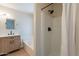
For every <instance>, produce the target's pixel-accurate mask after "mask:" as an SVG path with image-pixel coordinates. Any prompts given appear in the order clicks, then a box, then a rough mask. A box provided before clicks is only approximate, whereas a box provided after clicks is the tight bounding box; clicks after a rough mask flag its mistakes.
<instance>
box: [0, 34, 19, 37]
mask: <svg viewBox="0 0 79 59" xmlns="http://www.w3.org/2000/svg"><path fill="white" fill-rule="evenodd" d="M10 36H20V35H19V34H15V35H0V37H10Z"/></svg>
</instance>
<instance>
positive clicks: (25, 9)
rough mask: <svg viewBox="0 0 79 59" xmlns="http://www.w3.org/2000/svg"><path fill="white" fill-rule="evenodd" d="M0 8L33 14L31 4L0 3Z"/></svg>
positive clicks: (32, 5)
mask: <svg viewBox="0 0 79 59" xmlns="http://www.w3.org/2000/svg"><path fill="white" fill-rule="evenodd" d="M0 5H2V6H6V7H8V8H12V9H15V10H18V11H21V12H26V13H33V12H34V4H33V3H0Z"/></svg>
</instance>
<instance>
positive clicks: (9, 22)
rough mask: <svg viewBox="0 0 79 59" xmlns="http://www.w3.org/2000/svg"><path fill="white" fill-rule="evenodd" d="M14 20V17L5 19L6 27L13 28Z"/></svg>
mask: <svg viewBox="0 0 79 59" xmlns="http://www.w3.org/2000/svg"><path fill="white" fill-rule="evenodd" d="M14 28H15V21H14V19H6V29H14Z"/></svg>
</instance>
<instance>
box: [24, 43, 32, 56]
mask: <svg viewBox="0 0 79 59" xmlns="http://www.w3.org/2000/svg"><path fill="white" fill-rule="evenodd" d="M23 45H24V50H25V51H26V52H27V53H28V54H29V55H30V56H32V55H33V49H32V48H30V47H29V46H28V45H27V44H25V43H24V42H23Z"/></svg>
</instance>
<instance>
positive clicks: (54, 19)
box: [35, 3, 62, 55]
mask: <svg viewBox="0 0 79 59" xmlns="http://www.w3.org/2000/svg"><path fill="white" fill-rule="evenodd" d="M46 5H48V3H47V4H44V3H43V4H36V13H35V15H36V18H35V22H36V24H37V25H36V26H35V27H36V29H35V30H36V34H35V35H36V38H35V39H36V44H35V45H36V55H60V48H61V14H62V13H61V12H62V9H61V8H62V7H61V6H62V5H61V4H57V5H51V6H50V7H48V8H46V9H45V10H43V11H41V8H43V7H44V6H46ZM53 7H54V8H55V9H56V10H55V14H54V15H53V14H52V15H50V14H49V13H48V10H49V9H54V8H53ZM48 26H50V27H52V31H50V32H48V29H47V28H48Z"/></svg>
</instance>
